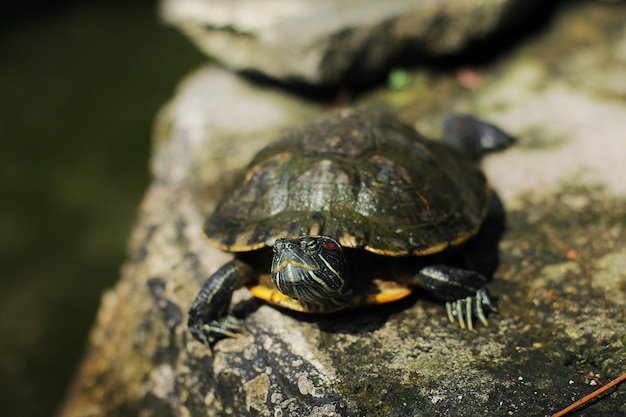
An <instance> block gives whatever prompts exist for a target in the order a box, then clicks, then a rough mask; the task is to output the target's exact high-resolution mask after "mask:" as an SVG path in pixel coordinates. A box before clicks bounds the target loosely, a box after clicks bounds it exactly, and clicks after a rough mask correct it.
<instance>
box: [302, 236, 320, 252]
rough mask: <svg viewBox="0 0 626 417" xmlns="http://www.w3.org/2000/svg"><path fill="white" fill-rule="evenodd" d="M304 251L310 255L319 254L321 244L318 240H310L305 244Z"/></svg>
mask: <svg viewBox="0 0 626 417" xmlns="http://www.w3.org/2000/svg"><path fill="white" fill-rule="evenodd" d="M304 249H305V250H306V251H307V252H309V253H317V252H318V251H319V250H320V244H319V242H318V240H317V239H308V240H307V241H306V242H304Z"/></svg>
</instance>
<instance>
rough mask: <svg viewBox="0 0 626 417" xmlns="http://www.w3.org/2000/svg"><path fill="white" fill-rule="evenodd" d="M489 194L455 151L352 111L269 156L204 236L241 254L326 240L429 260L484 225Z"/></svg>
mask: <svg viewBox="0 0 626 417" xmlns="http://www.w3.org/2000/svg"><path fill="white" fill-rule="evenodd" d="M489 198H490V189H489V187H488V185H487V183H486V180H485V177H484V175H483V174H482V173H481V171H480V170H479V168H478V167H477V166H476V165H475V164H474V163H473V162H472V161H471V160H470V159H469V158H467V157H466V156H465V155H463V154H461V153H460V152H458V151H457V150H456V149H453V148H451V147H449V146H448V145H445V144H443V143H440V142H434V141H428V140H426V139H424V138H423V137H422V136H420V135H419V134H418V133H417V132H416V131H415V130H413V129H412V128H411V127H409V126H406V125H404V124H402V123H400V122H398V121H396V120H394V119H393V118H392V117H390V116H389V115H387V114H385V113H383V112H380V111H376V110H360V109H353V108H349V109H343V110H340V111H337V112H334V113H331V114H329V115H326V116H325V117H322V118H321V119H319V120H318V121H316V122H314V123H312V124H310V125H307V126H305V127H303V128H300V129H298V130H295V131H293V132H291V133H289V134H287V135H286V136H285V137H283V138H282V139H280V140H278V141H277V142H275V143H273V144H271V145H270V146H268V147H266V148H265V149H263V150H262V151H260V152H259V153H258V154H257V156H256V157H255V158H254V160H253V161H252V162H251V163H250V164H249V165H248V167H247V168H246V169H245V170H244V171H243V172H242V174H241V176H240V177H239V178H238V180H237V181H236V182H235V185H234V187H233V188H232V189H230V190H228V191H227V192H226V193H225V196H224V198H223V200H222V201H221V203H220V204H219V205H218V207H217V209H216V211H215V213H214V214H213V215H212V216H210V217H209V219H208V220H207V222H206V226H205V233H206V235H207V237H208V238H209V240H210V241H211V242H212V243H213V244H215V245H216V246H218V247H220V248H222V249H224V250H228V251H233V252H240V251H249V250H254V249H258V248H261V247H263V246H267V245H271V244H272V243H273V242H274V240H275V239H276V238H280V237H297V236H301V235H304V234H311V235H315V234H324V235H327V236H331V237H333V238H335V239H337V240H338V241H339V242H340V243H341V244H342V245H344V246H345V247H350V248H363V249H365V250H368V251H371V252H374V253H379V254H384V255H390V256H403V255H425V254H431V253H437V252H440V251H442V250H444V249H445V248H446V247H448V246H451V245H456V244H459V243H462V242H464V241H465V240H466V239H467V238H468V237H470V236H472V235H473V234H475V233H476V232H477V230H478V229H479V228H480V225H481V223H482V221H483V220H484V218H485V215H486V212H487V206H488V202H489Z"/></svg>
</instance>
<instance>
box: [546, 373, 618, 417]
mask: <svg viewBox="0 0 626 417" xmlns="http://www.w3.org/2000/svg"><path fill="white" fill-rule="evenodd" d="M624 381H626V373H625V374H622V375H620V376H618V377H617V378H615V379H614V380H613V381H611V382H609V383H608V384H606V385H605V386H603V387H601V388H598V389H597V390H595V391H594V392H592V393H591V394H589V395H586V396H584V397H583V398H581V399H580V400H578V401H576V402H575V403H573V404H571V405H570V406H569V407H565V408H564V409H562V410H561V411H559V412H558V413H556V414H552V417H562V416H564V415H566V414H567V413H569V412H570V411H573V410H575V409H576V408H578V407H580V406H581V405H583V404H585V403H586V402H588V401H589V400H591V399H593V398H595V397H597V396H598V395H600V394H602V393H603V392H606V391H608V390H610V389H611V388H613V387H614V386H616V385H618V384H619V383H620V382H624Z"/></svg>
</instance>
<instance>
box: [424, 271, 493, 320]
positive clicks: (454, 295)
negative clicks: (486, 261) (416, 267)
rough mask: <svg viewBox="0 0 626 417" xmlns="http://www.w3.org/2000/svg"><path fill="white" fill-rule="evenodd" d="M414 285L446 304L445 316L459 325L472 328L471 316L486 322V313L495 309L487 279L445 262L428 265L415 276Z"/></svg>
mask: <svg viewBox="0 0 626 417" xmlns="http://www.w3.org/2000/svg"><path fill="white" fill-rule="evenodd" d="M414 280H415V282H414V284H416V285H419V286H420V287H423V288H424V289H426V290H428V291H429V292H431V293H432V294H433V295H435V296H436V297H437V298H438V299H440V300H442V301H444V302H445V303H446V310H447V312H448V318H449V319H450V321H451V322H455V321H458V324H459V326H460V327H461V328H468V329H470V330H473V328H474V324H473V322H474V317H476V318H478V319H479V320H480V321H481V322H482V323H483V324H484V325H487V324H488V322H487V318H486V314H487V313H488V312H490V311H497V308H496V306H495V304H494V303H493V302H492V299H491V296H490V295H489V291H488V290H487V287H486V284H487V279H486V278H485V277H484V276H483V275H481V274H479V273H477V272H474V271H470V270H467V269H461V268H455V267H451V266H447V265H431V266H428V267H425V268H423V269H421V270H420V271H419V272H418V273H417V274H416V275H415V276H414Z"/></svg>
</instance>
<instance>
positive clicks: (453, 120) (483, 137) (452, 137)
mask: <svg viewBox="0 0 626 417" xmlns="http://www.w3.org/2000/svg"><path fill="white" fill-rule="evenodd" d="M443 132H444V139H445V140H446V142H448V143H449V144H451V145H453V146H455V147H456V148H460V149H461V150H463V152H465V153H466V154H467V155H468V156H470V157H471V158H472V159H474V160H476V161H477V160H479V159H480V158H482V156H483V155H485V154H486V153H489V152H495V151H499V150H502V149H505V148H508V147H509V146H511V145H512V144H513V143H515V138H513V137H512V136H510V135H509V134H507V133H505V132H504V131H502V130H501V129H500V128H499V127H497V126H495V125H492V124H490V123H487V122H485V121H483V120H480V119H476V118H475V117H472V116H468V115H465V114H453V115H450V116H448V117H446V119H445V120H444V122H443Z"/></svg>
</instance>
